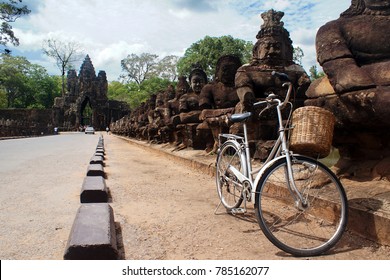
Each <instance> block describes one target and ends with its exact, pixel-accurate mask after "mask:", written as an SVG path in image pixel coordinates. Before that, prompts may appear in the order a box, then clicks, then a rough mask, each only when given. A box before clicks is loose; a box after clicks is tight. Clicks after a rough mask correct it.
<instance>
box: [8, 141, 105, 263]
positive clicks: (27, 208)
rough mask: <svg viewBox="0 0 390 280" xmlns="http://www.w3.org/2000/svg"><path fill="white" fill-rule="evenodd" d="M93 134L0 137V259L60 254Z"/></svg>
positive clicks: (57, 256)
mask: <svg viewBox="0 0 390 280" xmlns="http://www.w3.org/2000/svg"><path fill="white" fill-rule="evenodd" d="M98 136H99V135H98V134H95V135H85V134H83V133H67V134H60V135H56V136H48V137H39V138H24V139H14V140H2V141H0V178H1V179H0V182H1V183H0V259H3V260H4V259H19V260H20V259H27V260H28V259H35V260H39V259H45V260H50V259H62V258H63V254H64V250H65V247H66V242H67V240H68V236H69V233H70V229H71V226H72V223H73V221H74V218H75V214H76V212H77V209H78V207H79V203H80V200H79V195H80V190H81V186H82V182H83V180H84V177H85V174H86V171H87V167H88V164H89V159H90V158H91V157H92V155H93V153H94V151H95V149H96V145H97V143H98Z"/></svg>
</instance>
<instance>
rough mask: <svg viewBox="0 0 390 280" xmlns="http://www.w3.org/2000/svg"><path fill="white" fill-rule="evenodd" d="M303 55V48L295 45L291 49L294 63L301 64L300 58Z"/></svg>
mask: <svg viewBox="0 0 390 280" xmlns="http://www.w3.org/2000/svg"><path fill="white" fill-rule="evenodd" d="M304 56H305V54H304V53H303V50H302V49H301V48H300V47H295V48H294V50H293V60H294V62H295V63H297V64H299V65H302V59H303V57H304Z"/></svg>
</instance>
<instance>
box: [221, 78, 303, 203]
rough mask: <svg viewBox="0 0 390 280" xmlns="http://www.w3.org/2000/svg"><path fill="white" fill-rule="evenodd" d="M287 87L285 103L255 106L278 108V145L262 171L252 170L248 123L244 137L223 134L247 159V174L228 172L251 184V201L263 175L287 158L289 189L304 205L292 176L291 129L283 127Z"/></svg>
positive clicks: (277, 100) (290, 89) (233, 168)
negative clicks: (270, 167)
mask: <svg viewBox="0 0 390 280" xmlns="http://www.w3.org/2000/svg"><path fill="white" fill-rule="evenodd" d="M285 85H288V90H287V94H286V98H285V100H284V101H283V102H281V101H280V100H279V99H276V98H275V99H272V100H271V99H270V100H266V101H260V102H257V103H255V104H254V105H260V104H265V103H267V108H266V109H269V108H270V107H273V106H270V107H269V104H270V103H272V102H274V103H275V104H277V105H276V106H275V105H274V106H275V107H276V111H277V117H278V127H279V130H278V132H279V136H278V138H277V140H276V143H275V144H274V146H273V148H272V150H271V152H270V154H269V155H268V157H267V159H266V161H265V163H264V165H263V166H262V167H261V168H260V169H257V170H254V171H253V170H252V164H251V159H250V151H249V142H248V132H247V125H246V121H243V130H244V137H241V136H237V135H234V134H221V135H220V137H225V138H227V139H228V141H232V142H235V143H237V144H238V145H239V150H240V151H241V153H243V155H244V157H245V166H244V167H243V169H244V172H245V174H242V173H241V172H240V171H239V170H237V169H236V168H235V167H233V166H231V165H230V166H229V168H228V171H229V172H231V173H232V174H233V175H234V176H235V177H236V178H237V179H238V181H239V182H240V183H241V184H242V185H243V186H244V185H245V182H249V185H250V193H251V196H250V197H249V199H248V200H249V201H250V200H254V195H255V192H254V191H253V190H254V188H255V186H256V185H257V184H258V182H259V180H260V178H261V176H262V175H263V173H264V171H265V170H266V169H267V167H268V166H270V165H271V164H272V163H273V162H274V161H276V160H278V159H279V158H282V157H285V158H286V161H287V174H288V178H286V180H287V183H288V186H289V189H290V191H291V192H292V193H293V194H295V195H296V197H295V199H296V202H297V203H298V202H299V201H301V203H302V204H303V205H304V204H305V200H304V199H303V197H302V195H301V194H300V192H299V191H298V190H297V188H296V186H295V183H294V178H293V176H292V163H291V154H290V151H289V149H288V145H287V140H286V131H287V130H289V129H290V128H288V123H287V124H286V125H283V118H282V109H283V108H284V107H285V106H286V105H287V104H288V103H289V101H288V100H289V96H290V94H291V91H292V84H291V83H285V84H284V85H283V86H285ZM264 110H265V109H264ZM264 110H263V111H264ZM263 111H262V112H263ZM262 112H261V113H262ZM261 113H260V115H261ZM240 142H241V143H240ZM256 173H257V175H256V177H255V179H253V176H254V175H255V174H256ZM246 174H247V175H246ZM246 199H247V198H246V196H244V201H246Z"/></svg>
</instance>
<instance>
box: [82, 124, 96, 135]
mask: <svg viewBox="0 0 390 280" xmlns="http://www.w3.org/2000/svg"><path fill="white" fill-rule="evenodd" d="M84 132H85V134H95V129H94V128H93V127H92V126H88V127H87V128H86V129H85V131H84Z"/></svg>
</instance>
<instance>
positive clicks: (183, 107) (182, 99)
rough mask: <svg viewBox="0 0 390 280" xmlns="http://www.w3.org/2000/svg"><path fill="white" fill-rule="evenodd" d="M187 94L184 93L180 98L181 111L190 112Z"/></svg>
mask: <svg viewBox="0 0 390 280" xmlns="http://www.w3.org/2000/svg"><path fill="white" fill-rule="evenodd" d="M188 110H189V109H188V104H187V95H186V94H184V95H183V96H182V97H180V99H179V112H188Z"/></svg>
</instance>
